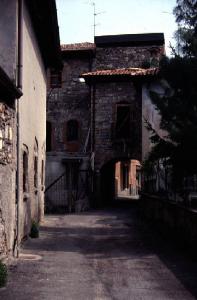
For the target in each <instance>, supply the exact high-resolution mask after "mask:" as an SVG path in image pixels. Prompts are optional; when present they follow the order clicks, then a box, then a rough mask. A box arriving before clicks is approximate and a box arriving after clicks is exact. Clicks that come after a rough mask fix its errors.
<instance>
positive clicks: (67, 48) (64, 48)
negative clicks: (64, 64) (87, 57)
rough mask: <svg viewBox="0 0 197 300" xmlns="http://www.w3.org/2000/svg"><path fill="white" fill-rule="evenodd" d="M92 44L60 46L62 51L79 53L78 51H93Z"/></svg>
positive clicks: (93, 45) (93, 46)
mask: <svg viewBox="0 0 197 300" xmlns="http://www.w3.org/2000/svg"><path fill="white" fill-rule="evenodd" d="M94 49H95V44H94V43H88V42H85V43H77V44H63V45H61V50H62V51H79V50H94Z"/></svg>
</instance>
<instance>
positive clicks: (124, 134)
mask: <svg viewBox="0 0 197 300" xmlns="http://www.w3.org/2000/svg"><path fill="white" fill-rule="evenodd" d="M130 118H131V109H130V105H127V104H118V105H117V108H116V127H115V136H116V138H120V139H126V138H129V137H130V130H131V128H130V126H131V124H130V123H131V122H130Z"/></svg>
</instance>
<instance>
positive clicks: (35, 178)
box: [34, 138, 38, 193]
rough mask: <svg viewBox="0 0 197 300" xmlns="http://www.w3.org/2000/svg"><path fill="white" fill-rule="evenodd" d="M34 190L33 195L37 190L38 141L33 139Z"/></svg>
mask: <svg viewBox="0 0 197 300" xmlns="http://www.w3.org/2000/svg"><path fill="white" fill-rule="evenodd" d="M34 189H35V193H37V189H38V141H37V139H36V138H35V145H34Z"/></svg>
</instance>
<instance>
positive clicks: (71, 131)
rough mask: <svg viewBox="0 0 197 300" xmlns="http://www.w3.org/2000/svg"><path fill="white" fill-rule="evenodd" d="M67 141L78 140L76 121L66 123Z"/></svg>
mask: <svg viewBox="0 0 197 300" xmlns="http://www.w3.org/2000/svg"><path fill="white" fill-rule="evenodd" d="M66 137H67V141H68V142H73V141H78V138H79V124H78V122H77V121H76V120H70V121H68V122H67V135H66Z"/></svg>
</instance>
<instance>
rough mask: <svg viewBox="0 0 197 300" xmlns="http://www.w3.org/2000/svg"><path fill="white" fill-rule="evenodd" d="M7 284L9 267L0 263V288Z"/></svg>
mask: <svg viewBox="0 0 197 300" xmlns="http://www.w3.org/2000/svg"><path fill="white" fill-rule="evenodd" d="M6 282H7V266H6V265H5V264H3V263H2V262H1V261H0V288H1V287H3V286H5V285H6Z"/></svg>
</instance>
